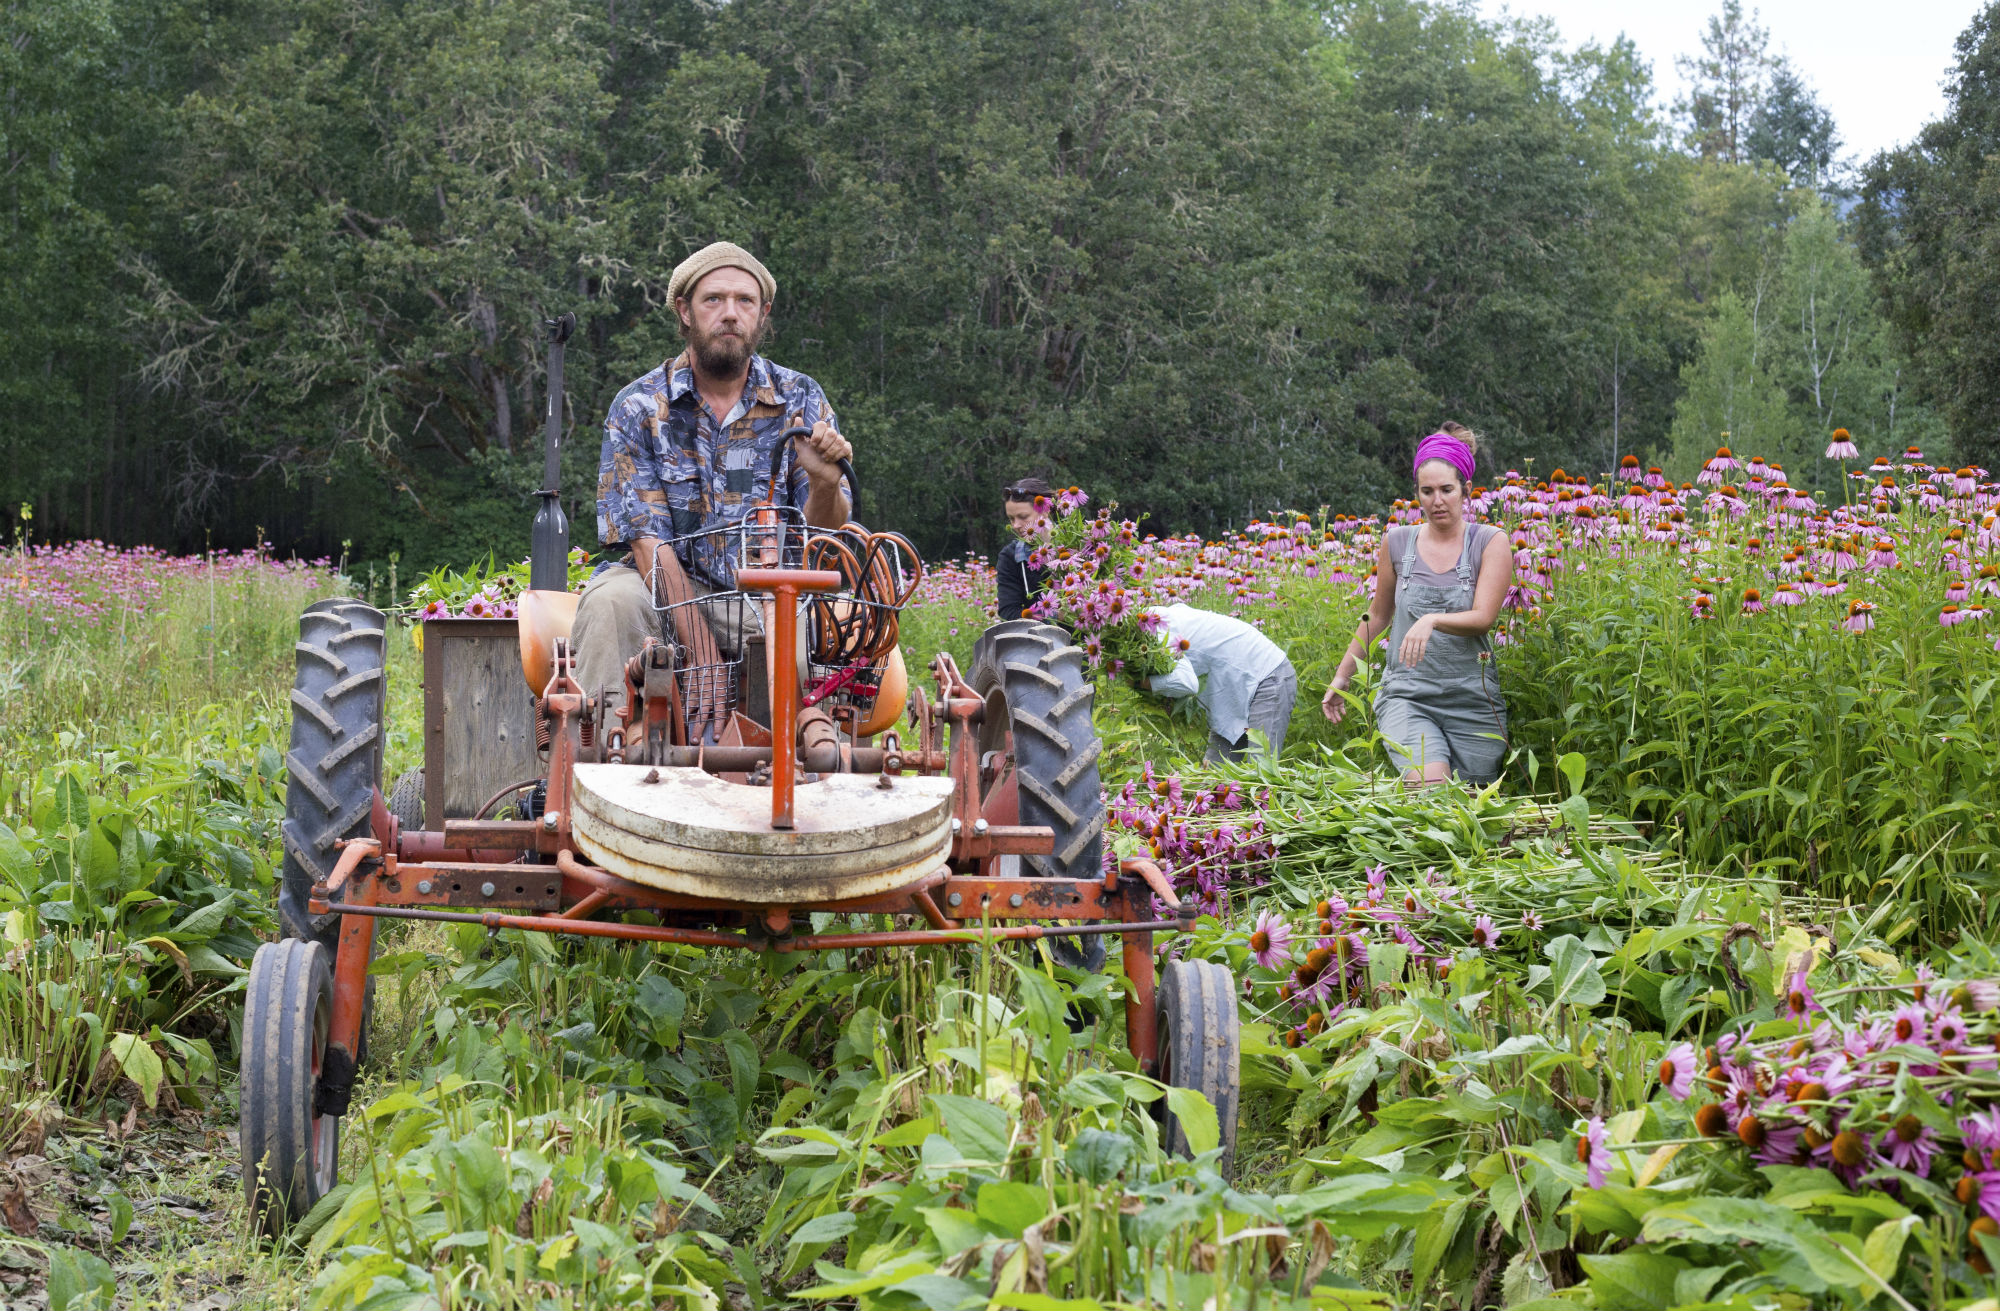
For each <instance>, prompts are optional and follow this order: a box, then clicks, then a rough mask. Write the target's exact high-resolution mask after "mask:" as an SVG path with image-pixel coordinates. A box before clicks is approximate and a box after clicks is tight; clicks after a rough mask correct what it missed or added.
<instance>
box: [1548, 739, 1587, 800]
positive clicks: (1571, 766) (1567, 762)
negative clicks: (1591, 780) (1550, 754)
mask: <svg viewBox="0 0 2000 1311" xmlns="http://www.w3.org/2000/svg"><path fill="white" fill-rule="evenodd" d="M1588 768H1589V765H1588V763H1587V762H1586V761H1585V760H1584V758H1583V753H1582V752H1580V751H1566V752H1564V753H1563V754H1562V755H1560V756H1558V757H1557V758H1556V769H1557V771H1558V772H1559V773H1561V774H1562V776H1563V777H1564V778H1565V779H1567V780H1569V790H1570V794H1571V795H1572V796H1574V795H1575V794H1576V793H1579V792H1581V791H1583V775H1584V771H1585V770H1587V769H1588ZM1588 813H1589V812H1588V811H1586V812H1585V814H1586V815H1587V814H1588Z"/></svg>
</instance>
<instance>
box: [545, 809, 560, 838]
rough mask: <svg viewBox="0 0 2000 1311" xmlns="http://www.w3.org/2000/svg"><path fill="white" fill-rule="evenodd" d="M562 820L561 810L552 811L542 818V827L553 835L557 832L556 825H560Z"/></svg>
mask: <svg viewBox="0 0 2000 1311" xmlns="http://www.w3.org/2000/svg"><path fill="white" fill-rule="evenodd" d="M561 820H562V812H561V811H559V810H551V811H549V812H548V813H547V814H545V815H543V816H542V827H543V828H545V829H547V830H548V831H549V832H551V833H553V832H555V831H556V825H557V824H558V823H560V822H561Z"/></svg>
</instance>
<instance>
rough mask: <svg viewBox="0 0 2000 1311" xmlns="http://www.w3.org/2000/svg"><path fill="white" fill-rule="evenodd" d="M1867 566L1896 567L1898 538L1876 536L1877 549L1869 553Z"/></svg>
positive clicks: (1877, 567) (1878, 567) (1876, 567)
mask: <svg viewBox="0 0 2000 1311" xmlns="http://www.w3.org/2000/svg"><path fill="white" fill-rule="evenodd" d="M1866 567H1867V568H1869V569H1894V568H1895V567H1896V539H1895V538H1893V537H1878V538H1876V539H1875V549H1874V550H1873V551H1870V552H1869V553H1868V563H1867V566H1866Z"/></svg>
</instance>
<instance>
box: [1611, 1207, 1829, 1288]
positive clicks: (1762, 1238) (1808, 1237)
mask: <svg viewBox="0 0 2000 1311" xmlns="http://www.w3.org/2000/svg"><path fill="white" fill-rule="evenodd" d="M1640 1232H1641V1234H1642V1235H1643V1236H1644V1237H1645V1240H1646V1241H1647V1242H1649V1243H1664V1242H1669V1241H1672V1240H1674V1239H1682V1240H1685V1241H1689V1242H1697V1243H1708V1244H1714V1245H1717V1246H1723V1247H1734V1246H1736V1245H1737V1244H1738V1243H1744V1242H1748V1243H1757V1244H1761V1245H1763V1246H1766V1247H1771V1248H1776V1249H1778V1250H1779V1251H1781V1252H1785V1253H1790V1254H1792V1255H1795V1256H1797V1257H1799V1258H1800V1264H1799V1265H1797V1266H1794V1267H1793V1270H1794V1271H1795V1275H1794V1277H1803V1278H1805V1279H1807V1280H1808V1281H1809V1282H1813V1281H1816V1282H1817V1283H1818V1285H1819V1287H1814V1288H1806V1289H1804V1290H1803V1291H1806V1292H1818V1291H1820V1288H1823V1287H1833V1288H1851V1287H1853V1286H1854V1285H1856V1284H1858V1283H1861V1282H1863V1275H1862V1271H1861V1268H1860V1267H1859V1266H1858V1265H1856V1264H1855V1263H1854V1262H1852V1261H1850V1260H1848V1259H1847V1257H1845V1256H1844V1255H1842V1253H1841V1251H1840V1249H1839V1248H1837V1247H1835V1246H1834V1244H1833V1242H1832V1240H1830V1239H1828V1238H1827V1237H1826V1236H1824V1235H1823V1234H1821V1233H1820V1232H1819V1231H1818V1230H1817V1229H1814V1228H1813V1227H1812V1226H1811V1224H1810V1223H1809V1222H1807V1221H1805V1220H1803V1219H1801V1218H1800V1217H1799V1216H1797V1215H1795V1214H1793V1213H1792V1212H1791V1211H1788V1210H1786V1209H1785V1208H1784V1207H1781V1206H1774V1205H1772V1204H1771V1203H1769V1202H1762V1201H1757V1200H1755V1199H1752V1198H1745V1197H1698V1198H1695V1199H1693V1200H1691V1201H1686V1202H1678V1203H1673V1204H1670V1205H1667V1206H1661V1207H1656V1208H1654V1210H1653V1211H1652V1212H1651V1213H1650V1214H1648V1215H1647V1216H1646V1222H1645V1224H1644V1225H1643V1226H1642V1228H1641V1230H1640Z"/></svg>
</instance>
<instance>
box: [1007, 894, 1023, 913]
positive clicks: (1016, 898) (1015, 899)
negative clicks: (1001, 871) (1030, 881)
mask: <svg viewBox="0 0 2000 1311" xmlns="http://www.w3.org/2000/svg"><path fill="white" fill-rule="evenodd" d="M1007 904H1008V905H1009V906H1012V907H1013V908H1014V909H1015V910H1019V909H1021V894H1020V893H1018V892H1017V893H1015V894H1014V895H1013V896H1011V897H1009V898H1007Z"/></svg>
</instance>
